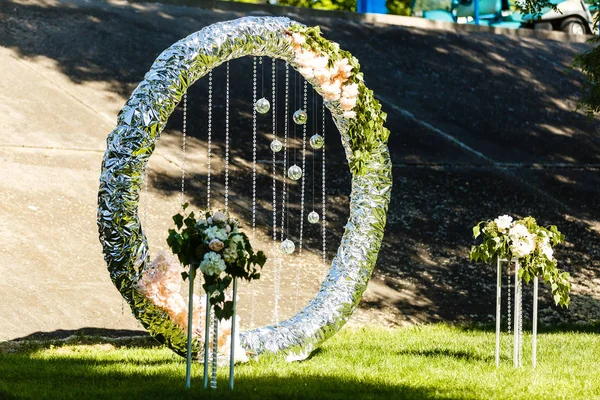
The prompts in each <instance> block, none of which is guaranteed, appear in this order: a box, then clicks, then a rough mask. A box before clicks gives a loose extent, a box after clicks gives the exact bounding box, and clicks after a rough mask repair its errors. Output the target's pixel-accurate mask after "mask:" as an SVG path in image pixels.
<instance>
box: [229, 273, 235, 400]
mask: <svg viewBox="0 0 600 400" xmlns="http://www.w3.org/2000/svg"><path fill="white" fill-rule="evenodd" d="M236 307H237V278H233V315H232V316H231V339H230V342H231V349H230V350H229V389H231V390H233V380H234V374H233V373H234V371H233V368H234V365H235V333H236V332H235V318H236Z"/></svg>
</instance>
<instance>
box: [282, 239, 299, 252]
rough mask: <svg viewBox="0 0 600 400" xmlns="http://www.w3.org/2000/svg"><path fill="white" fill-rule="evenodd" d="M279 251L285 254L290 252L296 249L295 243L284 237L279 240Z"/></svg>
mask: <svg viewBox="0 0 600 400" xmlns="http://www.w3.org/2000/svg"><path fill="white" fill-rule="evenodd" d="M280 247H281V251H282V252H284V253H285V254H292V253H293V252H294V250H296V245H295V244H294V242H292V241H291V240H290V239H285V240H284V241H283V242H281V246H280Z"/></svg>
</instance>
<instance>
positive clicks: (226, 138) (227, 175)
mask: <svg viewBox="0 0 600 400" xmlns="http://www.w3.org/2000/svg"><path fill="white" fill-rule="evenodd" d="M227 211H229V61H227V76H226V79H225V212H227Z"/></svg>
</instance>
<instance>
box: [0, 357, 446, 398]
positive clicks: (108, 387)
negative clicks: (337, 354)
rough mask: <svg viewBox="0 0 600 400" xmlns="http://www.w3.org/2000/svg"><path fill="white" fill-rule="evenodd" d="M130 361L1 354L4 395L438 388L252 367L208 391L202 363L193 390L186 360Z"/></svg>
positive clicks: (350, 393) (407, 392) (413, 394)
mask: <svg viewBox="0 0 600 400" xmlns="http://www.w3.org/2000/svg"><path fill="white" fill-rule="evenodd" d="M144 357H145V356H144V355H143V354H142V355H140V356H139V357H136V360H132V358H131V357H130V356H127V355H122V356H119V357H115V358H114V359H111V360H102V359H98V358H97V357H93V356H92V357H89V358H86V357H85V356H83V355H80V354H77V353H76V352H75V353H73V354H69V355H68V356H64V357H61V356H58V357H57V356H52V357H48V358H38V356H37V355H36V353H35V352H32V353H17V354H0V376H2V377H3V380H1V381H0V398H1V399H3V400H8V399H39V398H44V399H62V398H83V397H84V396H85V397H87V398H93V399H111V400H112V399H141V398H148V399H188V398H212V399H347V398H350V397H352V398H357V399H358V398H360V399H387V398H394V399H397V398H402V399H430V398H436V395H435V393H436V390H435V389H434V388H422V387H418V388H417V387H411V386H409V385H403V384H402V385H401V384H396V385H394V384H386V383H382V382H377V383H371V382H365V380H364V379H357V378H356V377H352V376H349V377H347V378H343V377H338V376H333V375H334V374H335V372H332V373H331V375H326V376H305V375H297V374H293V373H290V375H291V376H281V374H278V375H275V374H270V375H269V376H266V375H267V374H268V373H265V375H263V376H261V373H260V372H259V373H258V374H256V372H255V371H256V370H255V369H253V368H252V366H246V365H242V366H239V367H238V368H237V370H236V390H235V392H233V393H232V392H230V391H229V390H228V389H227V382H226V381H225V379H226V378H225V377H223V378H222V379H219V382H218V386H219V388H218V389H217V390H215V391H210V392H204V391H203V389H202V378H201V377H202V366H201V365H199V364H195V365H194V367H193V383H192V389H191V390H186V389H185V388H184V374H185V362H184V360H183V359H181V358H179V357H173V358H172V359H161V360H160V361H161V362H155V361H159V360H154V359H150V360H146V359H145V358H144Z"/></svg>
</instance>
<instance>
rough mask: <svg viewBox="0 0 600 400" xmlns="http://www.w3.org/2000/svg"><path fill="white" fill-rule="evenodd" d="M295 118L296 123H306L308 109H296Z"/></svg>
mask: <svg viewBox="0 0 600 400" xmlns="http://www.w3.org/2000/svg"><path fill="white" fill-rule="evenodd" d="M293 119H294V123H296V124H297V125H304V124H305V123H306V121H307V120H308V115H307V114H306V111H304V110H296V112H295V113H294V116H293Z"/></svg>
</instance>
